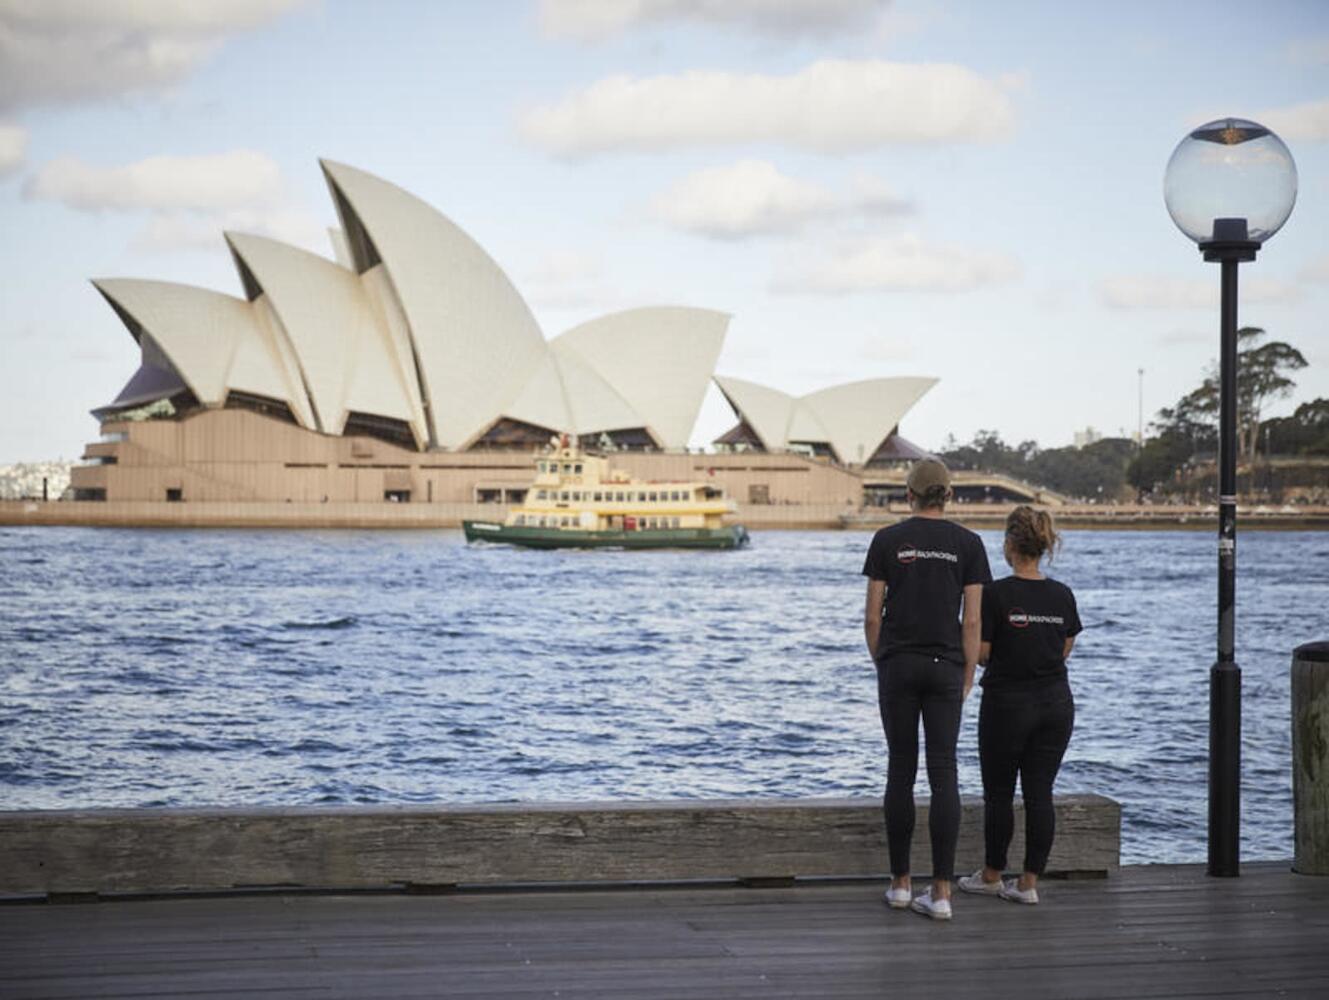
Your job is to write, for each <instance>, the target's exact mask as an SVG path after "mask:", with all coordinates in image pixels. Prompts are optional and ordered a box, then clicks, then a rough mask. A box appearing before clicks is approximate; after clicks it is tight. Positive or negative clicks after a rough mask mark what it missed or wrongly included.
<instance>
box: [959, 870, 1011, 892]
mask: <svg viewBox="0 0 1329 1000" xmlns="http://www.w3.org/2000/svg"><path fill="white" fill-rule="evenodd" d="M959 884H960V888H961V889H963V890H964V891H965V892H972V893H973V894H974V895H976V896H999V895H1001V887H1002V885H1003V884H1004V883H1003V882H1002V880H1001V879H997V881H995V882H986V881H984V879H983V869H982V868H980V869H979V870H978V871H976V872H974V874H972V875H961V876H960V879H959Z"/></svg>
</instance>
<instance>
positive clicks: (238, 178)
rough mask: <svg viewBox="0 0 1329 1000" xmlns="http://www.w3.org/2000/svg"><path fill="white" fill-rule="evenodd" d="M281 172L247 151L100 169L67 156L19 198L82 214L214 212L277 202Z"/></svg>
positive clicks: (25, 188) (42, 173)
mask: <svg viewBox="0 0 1329 1000" xmlns="http://www.w3.org/2000/svg"><path fill="white" fill-rule="evenodd" d="M282 194H283V184H282V177H281V168H280V167H278V166H277V164H276V163H275V162H273V161H272V160H271V159H270V158H269V157H267V156H265V155H264V154H262V153H259V152H256V151H254V150H249V149H236V150H232V151H230V152H227V153H212V154H208V155H204V156H150V157H148V158H147V159H145V160H139V161H138V162H137V163H130V164H126V165H125V166H122V167H99V166H94V165H92V164H89V163H84V162H83V161H81V160H78V159H75V158H74V157H72V156H63V157H60V158H59V159H56V160H52V161H51V162H49V163H47V164H45V165H44V166H42V167H41V169H40V170H38V171H37V172H36V173H35V174H34V175H33V176H32V177H30V178H28V180H27V183H25V184H24V185H23V196H24V197H25V198H28V199H32V200H42V201H58V202H61V203H63V204H64V205H67V206H68V207H70V208H73V209H77V210H78V211H81V212H101V211H121V212H125V211H129V212H132V211H142V210H146V211H152V212H167V211H180V210H184V211H215V210H218V209H234V208H243V207H250V206H256V205H274V204H277V203H279V202H280V201H281V199H282Z"/></svg>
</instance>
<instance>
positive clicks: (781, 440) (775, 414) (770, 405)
mask: <svg viewBox="0 0 1329 1000" xmlns="http://www.w3.org/2000/svg"><path fill="white" fill-rule="evenodd" d="M715 384H716V385H717V386H719V387H720V391H721V392H722V393H724V396H725V399H727V400H729V405H730V406H732V407H733V408H734V412H735V413H737V414H738V416H739V418H740V419H742V420H745V421H746V422H747V425H748V426H749V427H751V428H752V431H753V433H754V434H756V435H757V437H759V438H760V439H761V443H762V444H763V445H764V446H765V448H766V450H767V451H778V450H779V449H781V448H786V447H788V445H789V421H790V419H791V417H792V416H793V412H794V402H795V400H794V397H793V396H791V395H789V394H788V393H784V392H781V391H780V390H779V389H772V388H770V387H769V386H765V385H758V384H757V383H756V382H748V381H746V380H744V379H741V378H730V377H729V376H724V377H721V376H719V375H717V376H715Z"/></svg>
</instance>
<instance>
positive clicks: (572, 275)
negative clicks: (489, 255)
mask: <svg viewBox="0 0 1329 1000" xmlns="http://www.w3.org/2000/svg"><path fill="white" fill-rule="evenodd" d="M603 273H604V269H603V267H602V265H601V262H600V259H599V258H598V257H596V256H595V255H594V254H591V253H587V252H586V251H584V250H577V249H554V250H550V251H548V252H546V253H545V255H544V256H543V257H542V258H541V259H540V260H539V261H538V262H537V263H536V264H535V265H534V266H533V267H531V268H528V269H527V270H526V271H525V272H524V273H523V276H522V282H521V288H522V294H523V296H525V298H526V300H527V301H528V302H529V303H531V305H532V306H534V307H537V308H544V309H585V308H588V307H590V306H592V305H594V304H597V303H602V302H605V301H607V300H608V299H609V298H612V296H608V295H607V294H606V290H605V288H604V287H603V282H602V277H603Z"/></svg>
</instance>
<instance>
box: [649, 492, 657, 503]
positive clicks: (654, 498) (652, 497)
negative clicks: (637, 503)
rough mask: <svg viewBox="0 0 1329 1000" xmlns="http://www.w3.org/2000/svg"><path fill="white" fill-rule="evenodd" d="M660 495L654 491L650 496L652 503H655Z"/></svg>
mask: <svg viewBox="0 0 1329 1000" xmlns="http://www.w3.org/2000/svg"><path fill="white" fill-rule="evenodd" d="M658 497H659V494H657V493H652V494H651V495H650V498H649V499H650V501H651V503H655V501H656V499H657V498H658Z"/></svg>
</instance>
